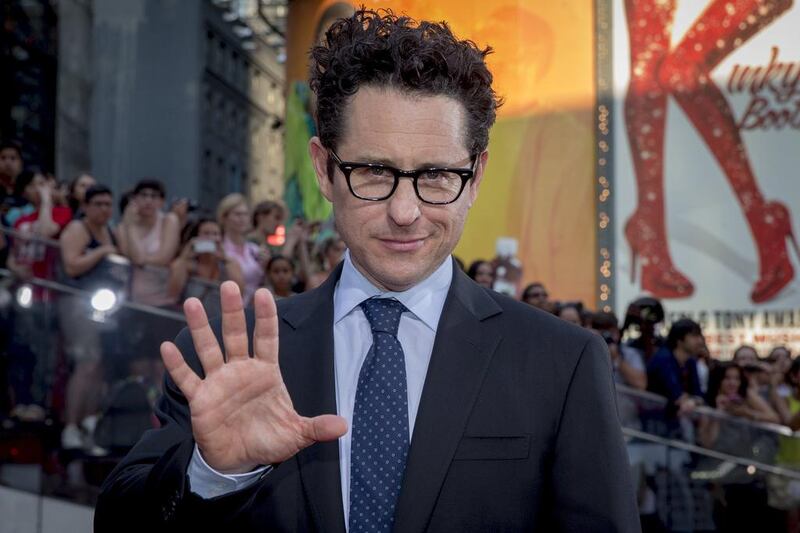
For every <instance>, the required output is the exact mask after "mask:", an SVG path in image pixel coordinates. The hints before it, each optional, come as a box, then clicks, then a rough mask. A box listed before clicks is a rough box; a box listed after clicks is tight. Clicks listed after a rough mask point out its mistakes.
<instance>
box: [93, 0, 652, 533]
mask: <svg viewBox="0 0 800 533" xmlns="http://www.w3.org/2000/svg"><path fill="white" fill-rule="evenodd" d="M487 53H488V49H487V50H480V49H478V48H477V47H476V45H475V44H474V43H471V42H469V41H458V40H457V39H456V38H455V37H454V36H453V34H452V33H451V32H450V30H449V28H448V27H447V26H446V25H444V24H433V23H428V22H421V23H419V24H417V23H414V22H413V21H411V20H409V19H407V18H400V17H396V16H394V15H392V14H386V13H383V14H381V13H376V12H372V11H367V10H361V11H358V12H356V14H355V15H353V16H352V17H350V18H347V19H340V20H339V21H337V22H336V23H334V25H333V26H332V28H331V29H330V30H329V31H328V32H327V34H326V37H325V39H324V41H323V42H322V44H320V45H319V46H316V47H315V48H314V49H313V51H312V68H311V87H312V89H313V90H314V91H315V92H316V96H317V109H316V119H317V124H318V132H319V137H314V138H312V139H311V141H310V143H309V148H310V152H311V157H312V160H313V163H314V167H315V171H316V173H317V179H318V183H319V186H320V188H321V190H322V193H323V194H324V196H325V197H326V198H327V199H328V200H330V201H331V202H332V203H333V208H334V212H335V215H336V224H337V229H338V230H339V232H340V235H341V237H342V239H343V240H344V242H345V243H346V244H347V248H348V252H347V253H346V254H345V258H344V261H343V263H342V264H340V266H339V267H337V268H336V269H335V270H334V272H333V273H332V274H331V276H330V277H329V279H328V280H327V281H326V282H325V283H324V284H323V285H322V286H321V287H319V288H318V289H315V290H313V291H310V292H307V293H304V294H302V295H298V296H295V297H293V298H288V299H284V300H281V301H280V302H279V305H278V306H277V309H276V305H275V303H274V301H273V299H272V297H271V296H270V295H269V292H268V291H266V290H264V289H260V290H259V291H258V292H256V295H255V299H254V300H255V301H254V307H255V312H254V314H250V313H248V315H247V318H246V317H245V313H244V312H243V310H242V306H241V297H240V295H239V291H238V290H237V288H236V286H235V284H231V283H227V282H226V283H225V284H223V286H222V289H221V293H222V295H221V304H222V311H223V314H222V320H221V323H220V322H215V323H214V324H213V325H209V322H208V319H207V318H206V315H205V313H204V312H203V309H202V306H201V305H200V304H199V302H198V301H196V300H189V301H187V303H186V305H185V307H184V309H185V311H186V315H187V321H188V324H189V328H188V329H187V330H185V331H184V332H183V333H181V335H179V337H178V338H177V339H176V343H175V344H172V343H165V344H164V345H162V357H163V358H164V362H165V365H166V367H167V369H168V370H169V374H170V376H171V377H170V378H168V379H167V381H166V384H165V388H166V390H165V396H164V398H163V400H162V401H161V403H160V407H159V416H160V418H161V421H162V427H161V428H160V429H159V430H156V431H153V432H149V433H148V434H146V435H145V437H143V439H142V440H141V441H140V442H139V444H137V446H136V447H135V448H134V449H133V450H132V452H131V453H130V454H129V456H128V457H127V458H126V459H125V460H124V461H123V462H122V463H121V464H120V465H119V466H118V467H117V468H116V469H115V471H114V472H112V474H111V475H110V476H109V478H108V479H107V481H106V483H105V484H104V487H103V491H102V494H101V496H100V499H99V501H98V506H97V510H96V514H95V525H96V530H97V531H122V530H126V531H127V530H136V531H141V530H142V529H144V528H147V530H150V531H152V530H153V529H156V528H157V529H165V530H167V529H169V530H171V531H179V530H180V531H199V530H209V529H211V528H218V529H219V530H226V531H238V532H241V531H337V532H344V531H346V530H347V531H349V532H351V533H354V532H360V531H381V532H388V531H391V530H394V531H423V530H424V531H460V532H464V531H499V530H504V531H531V530H539V531H581V532H592V531H625V532H628V531H638V529H639V524H638V514H637V511H636V505H635V501H634V497H633V487H632V484H631V481H630V478H629V466H628V459H627V455H626V451H625V447H624V444H623V441H622V437H621V432H620V428H619V421H618V419H617V414H616V409H615V405H614V388H613V384H612V380H611V372H610V364H609V356H608V352H607V350H606V347H605V343H604V342H603V340H602V339H601V338H600V337H599V336H597V335H595V334H593V333H591V332H589V331H586V330H583V329H581V328H577V327H575V326H573V325H570V324H567V323H566V322H564V321H561V320H558V319H557V318H554V317H552V316H550V315H548V314H545V313H542V312H541V311H538V310H536V309H533V308H532V307H530V306H526V305H522V304H520V303H519V302H515V301H513V300H511V299H509V298H506V297H505V296H502V295H499V294H497V293H495V292H493V291H491V290H488V289H485V288H482V287H480V286H478V285H477V284H475V283H474V282H472V281H471V280H470V279H469V278H467V277H466V275H464V274H463V273H461V272H459V271H457V270H456V269H454V266H453V260H452V258H451V255H450V254H451V253H452V251H453V249H454V247H455V245H456V243H457V242H458V240H459V238H460V236H461V232H462V230H463V226H464V222H465V219H466V216H467V212H468V211H469V208H470V207H471V206H472V204H473V203H474V202H475V200H476V199H477V195H478V188H479V186H480V184H481V180H482V178H483V174H484V170H485V168H486V163H487V160H488V152H487V145H488V132H489V128H490V127H491V125H492V123H493V121H494V118H495V110H496V107H497V105H498V100H497V98H496V96H495V94H494V92H493V90H492V88H491V80H492V76H491V73H490V72H489V71H488V69H487V67H486V64H485V62H484V58H485V56H486V54H487ZM400 169H416V170H400ZM248 333H252V344H251V342H250V340H249V335H248ZM217 339H222V347H221V346H220V344H219V343H218V340H217ZM251 346H252V352H253V353H252V356H251V353H250V347H251ZM223 347H224V358H223ZM279 352H280V356H279ZM334 413H336V414H334ZM587 435H591V437H592V438H591V439H587V438H586V436H587Z"/></svg>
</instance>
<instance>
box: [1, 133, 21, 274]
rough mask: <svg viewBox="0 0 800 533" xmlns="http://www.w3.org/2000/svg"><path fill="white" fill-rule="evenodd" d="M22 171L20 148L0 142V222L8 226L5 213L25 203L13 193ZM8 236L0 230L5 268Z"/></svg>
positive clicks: (10, 143)
mask: <svg viewBox="0 0 800 533" xmlns="http://www.w3.org/2000/svg"><path fill="white" fill-rule="evenodd" d="M21 172H22V148H20V146H19V145H18V144H17V143H15V142H11V141H4V142H2V143H0V224H2V225H3V226H4V227H9V226H11V224H10V223H9V222H8V221H7V220H6V213H8V211H9V210H10V209H11V208H13V207H19V206H21V205H22V204H24V203H25V201H24V199H22V198H20V197H19V196H17V195H15V194H14V187H15V184H16V182H17V176H19V175H20V173H21ZM8 249H9V237H8V236H7V235H6V234H5V233H3V232H0V268H5V266H6V261H7V260H8Z"/></svg>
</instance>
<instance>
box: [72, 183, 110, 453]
mask: <svg viewBox="0 0 800 533" xmlns="http://www.w3.org/2000/svg"><path fill="white" fill-rule="evenodd" d="M81 208H82V210H83V217H82V218H78V219H73V220H72V222H70V223H69V225H67V227H66V228H65V229H64V231H63V233H62V234H61V238H60V244H61V263H62V265H63V270H64V274H65V275H66V277H67V280H65V281H66V282H67V283H68V284H70V285H75V286H77V287H78V288H80V289H83V290H86V291H91V290H94V289H96V288H97V287H98V286H100V285H98V283H97V282H99V281H100V280H99V279H98V275H100V276H102V272H101V269H99V268H98V266H99V265H100V263H101V262H103V260H104V259H105V258H106V257H108V256H109V255H110V254H115V253H116V252H117V247H116V240H115V238H114V233H113V232H112V231H111V228H110V227H109V225H108V224H109V221H110V220H111V216H112V215H113V213H114V203H113V198H112V195H111V190H110V189H109V188H108V187H105V186H103V185H93V186H91V187H89V188H88V189H87V190H85V191H83V192H82V193H81ZM58 304H59V315H60V320H61V328H60V329H61V332H62V335H63V337H64V351H65V353H66V355H67V357H69V359H70V363H71V364H73V365H74V368H73V369H72V373H71V374H70V377H69V382H68V383H67V397H66V405H65V414H64V422H65V427H64V431H63V433H62V434H61V444H62V446H63V447H64V448H80V447H83V446H84V445H85V444H86V439H85V438H84V434H83V432H82V430H81V428H80V426H81V425H82V426H83V428H84V430H86V431H87V432H89V433H91V431H92V430H93V429H94V421H96V415H97V413H98V410H99V406H100V398H101V396H102V393H103V387H102V386H101V385H100V384H101V383H102V382H103V372H102V367H101V362H102V346H101V341H100V332H99V330H98V328H97V323H95V322H94V321H93V320H91V318H90V312H89V308H88V306H87V305H86V297H85V296H72V295H67V294H62V295H61V298H59V302H58Z"/></svg>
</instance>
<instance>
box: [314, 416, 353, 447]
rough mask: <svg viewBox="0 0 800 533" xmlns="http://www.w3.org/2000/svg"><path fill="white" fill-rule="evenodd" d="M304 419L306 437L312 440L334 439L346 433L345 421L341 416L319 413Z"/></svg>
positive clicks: (325, 440) (324, 440)
mask: <svg viewBox="0 0 800 533" xmlns="http://www.w3.org/2000/svg"><path fill="white" fill-rule="evenodd" d="M306 420H307V422H308V423H307V424H306V437H307V438H308V439H310V440H312V441H314V442H327V441H330V440H336V439H338V438H339V437H341V436H342V435H344V434H345V433H347V421H346V420H345V419H344V418H342V417H341V416H337V415H320V416H315V417H314V418H308V419H306Z"/></svg>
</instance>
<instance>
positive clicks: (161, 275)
mask: <svg viewBox="0 0 800 533" xmlns="http://www.w3.org/2000/svg"><path fill="white" fill-rule="evenodd" d="M165 195H166V193H165V190H164V185H163V184H162V183H161V182H160V181H157V180H142V181H140V182H139V183H138V184H136V187H135V188H134V189H133V197H132V198H131V200H130V201H129V202H128V204H127V206H126V207H125V212H124V213H123V215H122V222H120V224H119V225H118V226H117V232H116V237H117V242H118V243H119V249H120V251H121V252H122V253H123V255H125V256H127V257H128V258H129V259H130V260H131V262H132V263H133V264H134V265H135V266H136V267H138V268H137V269H136V270H134V273H133V284H132V289H131V293H132V294H131V296H132V299H133V301H135V302H138V303H143V304H148V305H153V306H158V307H164V306H169V305H170V304H172V303H173V301H174V300H172V299H170V297H169V295H168V293H167V291H166V286H167V273H166V271H165V270H163V268H159V267H168V266H169V264H170V263H171V262H172V259H173V258H174V257H175V254H176V252H177V250H178V244H179V239H180V235H179V234H180V226H179V221H178V217H177V216H175V214H173V213H164V212H163V211H162V208H163V207H164V197H165Z"/></svg>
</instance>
